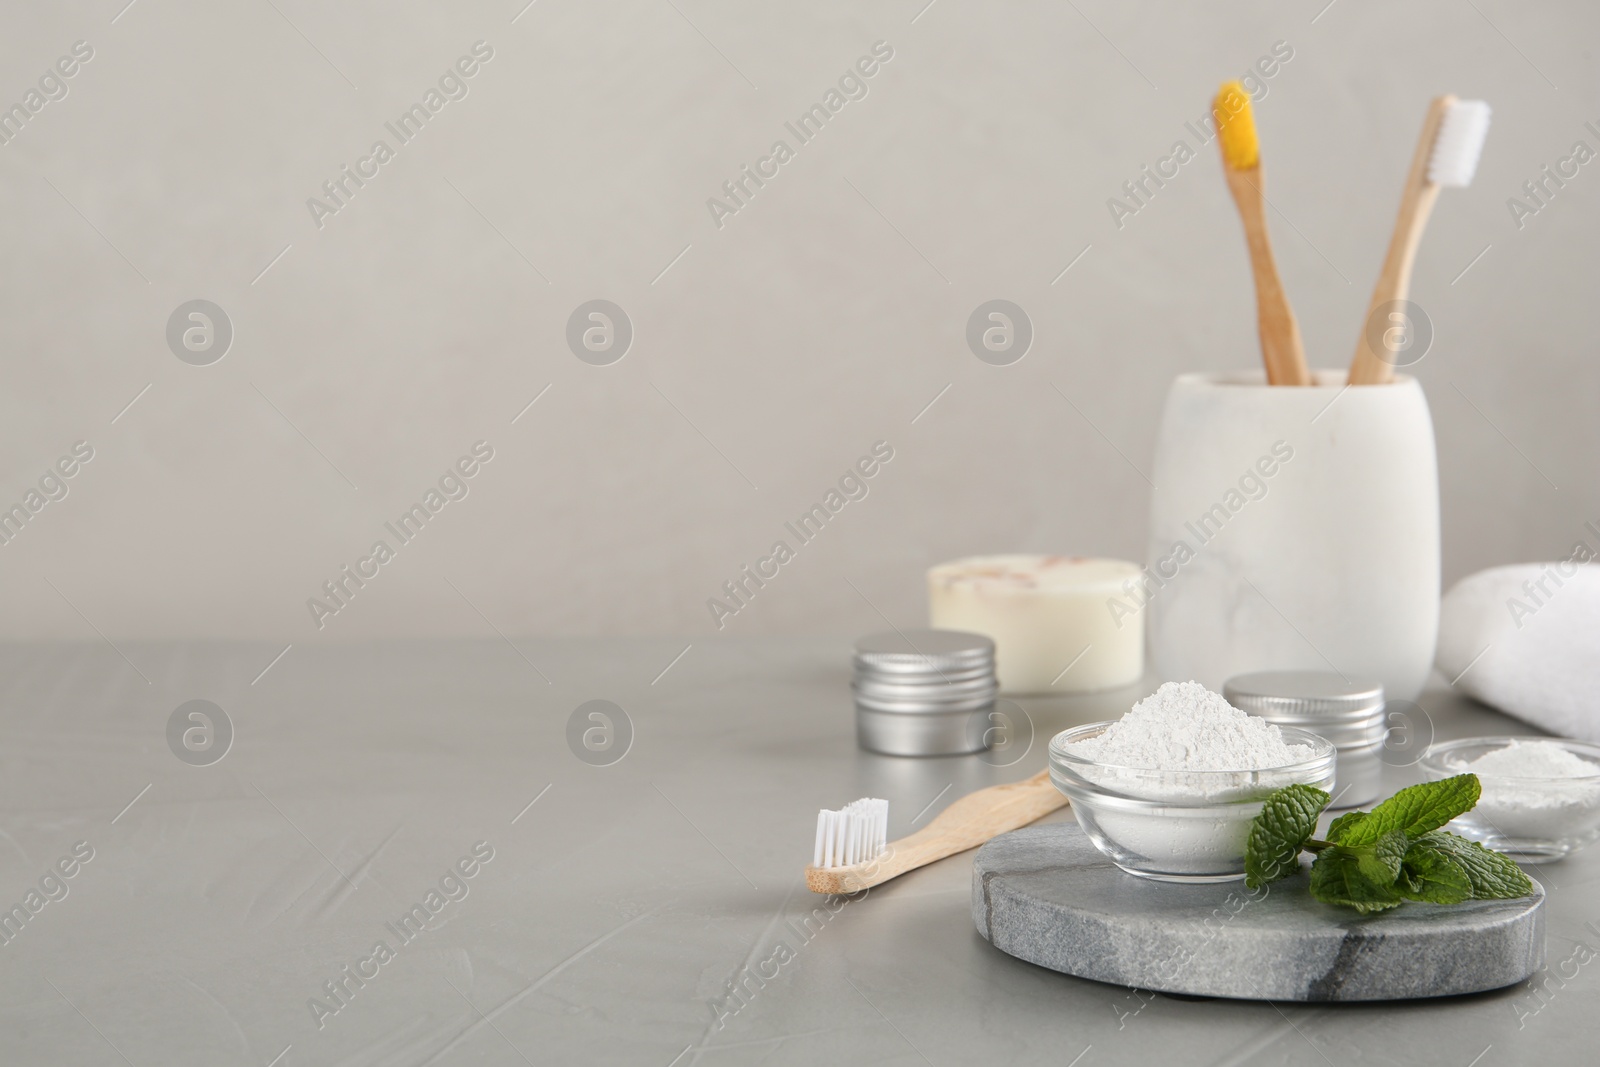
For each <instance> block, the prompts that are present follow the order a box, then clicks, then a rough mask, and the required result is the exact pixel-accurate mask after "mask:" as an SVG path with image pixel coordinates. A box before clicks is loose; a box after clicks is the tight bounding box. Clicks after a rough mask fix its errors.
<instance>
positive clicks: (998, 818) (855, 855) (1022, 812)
mask: <svg viewBox="0 0 1600 1067" xmlns="http://www.w3.org/2000/svg"><path fill="white" fill-rule="evenodd" d="M1066 803H1067V798H1066V797H1065V796H1063V795H1062V794H1061V793H1060V792H1059V791H1058V790H1057V789H1056V787H1055V786H1054V785H1052V784H1051V782H1050V772H1049V771H1047V770H1045V771H1040V772H1039V773H1038V774H1036V775H1034V776H1033V777H1032V778H1027V779H1024V780H1023V781H1020V782H1007V783H1006V784H1004V785H991V786H989V787H988V788H987V789H980V790H978V791H977V792H976V793H968V794H967V795H966V796H964V797H961V798H959V799H957V800H954V801H952V802H951V803H950V806H949V807H947V808H945V809H944V810H943V811H941V812H940V813H939V814H938V816H936V817H935V818H934V819H933V820H931V821H930V822H929V823H928V825H926V826H924V827H923V828H922V829H920V830H918V831H917V832H916V833H913V834H908V835H907V836H905V837H902V838H900V839H899V840H898V841H894V842H892V843H891V842H888V841H886V840H885V839H886V838H887V837H888V833H889V802H888V801H887V800H873V799H871V798H863V799H861V800H857V801H855V802H854V803H852V804H846V805H845V806H844V808H843V809H841V810H839V811H819V812H818V813H817V843H816V847H815V848H814V849H813V850H812V859H811V865H810V866H809V867H807V868H806V888H807V889H810V890H811V891H812V892H813V893H858V892H860V891H861V890H863V889H870V888H872V887H873V886H875V885H879V884H881V883H883V882H887V881H888V880H889V879H891V878H898V877H899V876H900V875H902V874H905V873H906V872H907V871H914V870H916V869H917V868H918V867H925V866H927V865H928V864H930V863H932V862H933V861H934V860H942V859H944V858H945V857H946V856H954V855H955V854H956V853H957V852H965V851H966V850H967V849H969V848H977V847H978V846H979V845H981V844H983V843H984V842H985V841H988V840H989V839H990V838H992V837H995V836H996V835H998V834H1003V833H1006V832H1007V831H1009V830H1015V829H1018V828H1019V827H1023V826H1027V825H1028V824H1029V823H1031V822H1034V821H1036V820H1038V819H1042V818H1044V816H1046V815H1048V814H1050V813H1051V812H1052V811H1056V810H1057V809H1059V808H1061V807H1063V806H1065V805H1066Z"/></svg>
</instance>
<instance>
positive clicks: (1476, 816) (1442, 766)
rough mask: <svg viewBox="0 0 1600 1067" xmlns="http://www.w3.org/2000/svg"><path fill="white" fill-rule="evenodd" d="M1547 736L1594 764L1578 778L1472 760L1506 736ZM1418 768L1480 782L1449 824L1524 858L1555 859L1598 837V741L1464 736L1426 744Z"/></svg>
mask: <svg viewBox="0 0 1600 1067" xmlns="http://www.w3.org/2000/svg"><path fill="white" fill-rule="evenodd" d="M1517 741H1520V742H1524V743H1526V742H1532V741H1548V742H1551V743H1553V744H1557V745H1560V746H1561V747H1562V748H1564V749H1566V750H1567V751H1568V752H1570V753H1572V754H1573V755H1574V756H1578V757H1580V758H1582V759H1585V760H1587V761H1589V762H1590V763H1591V764H1594V773H1593V774H1589V775H1585V776H1583V777H1581V778H1523V777H1511V776H1509V775H1499V774H1484V773H1483V772H1481V771H1478V770H1475V769H1474V768H1473V767H1472V766H1471V763H1472V761H1473V760H1475V759H1477V758H1478V757H1480V756H1482V755H1484V754H1485V753H1488V752H1493V751H1494V750H1496V749H1500V748H1505V747H1506V746H1508V745H1510V744H1511V743H1512V742H1517ZM1422 770H1423V772H1424V773H1425V774H1427V776H1428V777H1429V778H1430V779H1433V780H1435V781H1437V780H1438V779H1440V778H1449V777H1450V776H1452V775H1456V774H1466V773H1468V772H1471V773H1473V774H1476V775H1477V776H1478V781H1479V782H1481V783H1482V785H1483V795H1482V796H1481V797H1480V798H1479V799H1478V806H1477V807H1475V808H1473V809H1472V810H1471V811H1469V812H1467V813H1466V814H1465V815H1463V816H1461V817H1460V818H1458V819H1456V820H1455V821H1454V822H1452V823H1451V824H1450V826H1449V829H1451V830H1454V831H1455V832H1456V833H1459V834H1461V835H1462V836H1463V837H1470V838H1472V839H1473V840H1474V841H1478V842H1481V843H1482V844H1484V845H1486V846H1488V847H1489V848H1492V849H1494V850H1495V851H1496V852H1504V853H1506V854H1507V855H1508V856H1510V857H1511V858H1513V859H1518V860H1523V861H1525V862H1529V863H1538V862H1540V861H1543V860H1558V859H1561V858H1562V857H1563V856H1566V855H1567V854H1568V853H1570V852H1572V851H1574V850H1576V849H1580V848H1582V847H1583V846H1584V845H1587V844H1588V843H1589V842H1591V841H1593V840H1594V839H1595V838H1597V837H1600V745H1591V744H1589V743H1588V742H1587V741H1571V740H1568V739H1566V738H1563V737H1468V738H1465V739H1463V740H1460V741H1444V742H1441V743H1439V744H1436V745H1431V746H1429V748H1428V750H1427V751H1426V752H1424V753H1423V754H1422Z"/></svg>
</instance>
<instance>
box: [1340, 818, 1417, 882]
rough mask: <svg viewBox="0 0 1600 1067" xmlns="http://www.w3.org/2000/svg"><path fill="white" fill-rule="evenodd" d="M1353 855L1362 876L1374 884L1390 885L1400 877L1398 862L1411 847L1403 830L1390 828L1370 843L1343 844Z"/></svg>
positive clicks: (1409, 840)
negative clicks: (1360, 844) (1358, 844)
mask: <svg viewBox="0 0 1600 1067" xmlns="http://www.w3.org/2000/svg"><path fill="white" fill-rule="evenodd" d="M1345 847H1346V849H1347V850H1348V851H1349V852H1350V853H1351V854H1353V855H1354V856H1355V858H1356V866H1357V867H1358V868H1360V870H1361V875H1362V877H1364V878H1366V879H1367V881H1369V882H1372V883H1373V884H1374V885H1381V886H1391V885H1394V883H1395V880H1396V879H1398V878H1399V877H1400V864H1401V861H1403V860H1404V859H1405V855H1406V852H1407V850H1408V849H1410V848H1411V838H1409V837H1407V836H1406V835H1405V831H1404V830H1390V831H1389V832H1388V833H1386V834H1384V835H1383V836H1382V837H1380V838H1378V840H1377V841H1376V842H1374V843H1373V844H1371V845H1362V846H1359V847H1350V846H1345Z"/></svg>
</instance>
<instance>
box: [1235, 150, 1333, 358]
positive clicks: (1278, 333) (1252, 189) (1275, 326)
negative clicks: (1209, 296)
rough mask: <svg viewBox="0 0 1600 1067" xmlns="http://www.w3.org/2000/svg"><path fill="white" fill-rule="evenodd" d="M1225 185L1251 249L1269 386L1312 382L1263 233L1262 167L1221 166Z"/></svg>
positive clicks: (1264, 223) (1257, 309) (1258, 323)
mask: <svg viewBox="0 0 1600 1067" xmlns="http://www.w3.org/2000/svg"><path fill="white" fill-rule="evenodd" d="M1223 172H1224V173H1225V174H1226V176H1227V180H1228V190H1229V191H1230V192H1231V193H1233V199H1234V202H1235V203H1236V204H1238V205H1239V218H1240V219H1241V220H1242V221H1243V223H1244V237H1245V242H1246V244H1247V245H1248V246H1249V249H1250V271H1251V273H1252V274H1253V275H1254V276H1255V283H1256V328H1257V330H1258V331H1259V332H1260V334H1261V359H1262V362H1263V363H1265V364H1266V368H1267V384H1268V385H1310V384H1311V372H1310V371H1309V370H1308V369H1307V368H1306V354H1305V346H1304V345H1302V344H1301V342H1300V326H1299V324H1297V323H1296V322H1295V319H1294V312H1293V311H1292V310H1290V308H1289V298H1288V297H1287V296H1286V295H1285V294H1284V291H1283V281H1282V279H1281V278H1279V277H1278V264H1277V260H1276V259H1274V258H1273V255H1272V241H1271V240H1270V239H1269V238H1268V236H1267V216H1266V197H1265V195H1263V194H1262V192H1261V169H1260V168H1259V167H1252V168H1250V169H1249V170H1234V169H1233V168H1232V167H1226V166H1225V167H1223Z"/></svg>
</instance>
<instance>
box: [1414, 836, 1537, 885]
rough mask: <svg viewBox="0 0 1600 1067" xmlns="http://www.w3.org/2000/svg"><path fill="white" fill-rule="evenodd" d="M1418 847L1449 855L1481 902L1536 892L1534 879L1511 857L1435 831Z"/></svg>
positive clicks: (1421, 839)
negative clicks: (1524, 872)
mask: <svg viewBox="0 0 1600 1067" xmlns="http://www.w3.org/2000/svg"><path fill="white" fill-rule="evenodd" d="M1416 844H1417V845H1418V846H1425V847H1427V848H1428V849H1430V850H1432V851H1435V852H1438V853H1440V854H1442V855H1444V856H1447V857H1448V858H1449V859H1450V860H1451V861H1452V862H1454V863H1455V864H1456V865H1457V866H1458V867H1460V868H1461V870H1462V871H1463V872H1464V873H1465V874H1466V876H1467V879H1468V881H1469V882H1470V883H1471V886H1472V895H1473V896H1474V897H1475V898H1477V899H1478V900H1504V899H1509V898H1511V897H1525V896H1527V895H1528V894H1530V893H1532V892H1533V880H1532V879H1530V878H1529V877H1528V876H1527V875H1526V874H1523V873H1522V868H1521V867H1518V866H1517V865H1516V864H1515V863H1514V862H1512V860H1511V857H1510V856H1505V855H1502V854H1501V853H1499V852H1494V851H1491V850H1489V849H1487V848H1484V847H1483V846H1482V845H1480V844H1478V843H1477V842H1476V841H1468V840H1467V839H1466V838H1464V837H1458V836H1457V835H1455V834H1452V833H1448V832H1446V831H1444V830H1435V831H1433V832H1432V833H1427V834H1423V835H1422V836H1421V837H1419V838H1417V841H1416Z"/></svg>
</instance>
